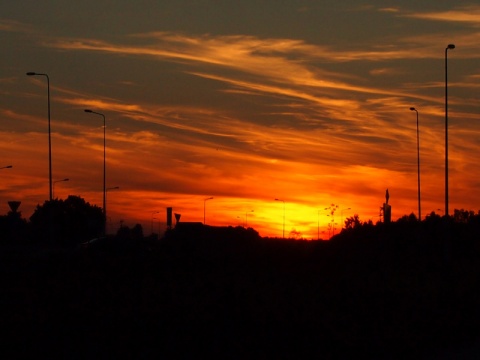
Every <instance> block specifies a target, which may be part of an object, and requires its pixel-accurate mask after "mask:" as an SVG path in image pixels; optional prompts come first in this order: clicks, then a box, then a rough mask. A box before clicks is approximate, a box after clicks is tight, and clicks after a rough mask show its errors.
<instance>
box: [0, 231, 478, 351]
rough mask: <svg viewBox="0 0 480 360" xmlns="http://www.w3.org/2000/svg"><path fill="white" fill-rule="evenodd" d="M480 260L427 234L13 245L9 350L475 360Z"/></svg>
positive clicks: (5, 295) (6, 271)
mask: <svg viewBox="0 0 480 360" xmlns="http://www.w3.org/2000/svg"><path fill="white" fill-rule="evenodd" d="M478 255H479V245H478V244H476V242H474V241H467V242H464V243H461V244H460V245H458V246H457V245H454V246H450V245H449V246H445V244H442V242H432V241H419V240H418V239H406V240H405V241H404V240H401V241H400V240H393V241H390V242H385V241H372V242H369V243H364V242H358V243H352V242H349V241H345V242H343V241H337V242H289V241H284V242H282V241H273V240H245V241H243V240H242V241H239V240H235V241H233V240H232V241H229V240H228V239H222V240H205V239H203V240H185V239H183V240H178V241H175V240H172V239H171V240H168V241H167V240H163V241H157V242H153V241H151V242H149V241H144V242H131V243H122V244H120V245H119V244H115V242H114V240H111V241H110V242H109V243H108V244H103V245H102V246H92V247H90V248H87V249H75V250H65V249H63V250H58V249H57V250H48V251H47V250H46V251H40V250H39V249H36V250H35V251H33V250H31V249H30V250H27V249H25V248H21V247H12V246H9V247H3V248H2V254H1V261H2V263H1V265H0V266H1V271H2V286H1V303H0V306H1V324H2V328H3V329H4V330H6V331H7V332H4V334H6V335H4V337H3V339H2V342H1V343H2V345H1V346H2V351H3V352H8V353H9V354H10V355H15V356H14V357H18V358H20V357H29V358H32V357H39V358H40V357H41V358H45V357H50V358H52V356H55V357H59V356H60V357H63V358H68V359H84V358H85V359H87V358H88V359H94V358H117V357H122V358H125V357H126V358H135V359H142V358H157V357H159V356H162V355H164V356H165V358H168V359H171V358H208V357H212V356H215V357H219V356H222V357H224V358H229V359H231V358H240V359H246V358H264V359H282V358H286V359H289V358H292V359H298V358H309V359H311V358H319V359H320V358H321V359H335V358H339V359H343V358H359V357H365V356H368V357H369V358H382V359H383V358H385V359H392V358H413V359H414V358H427V359H449V358H452V359H460V358H465V359H467V358H468V359H470V358H471V359H474V358H478V353H476V350H475V349H476V348H475V344H476V340H477V338H478V336H479V334H480V331H479V326H478V324H479V323H480V322H479V320H480V306H479V305H480V302H479V300H480V295H479V294H480V291H479V289H480V282H479V281H480V264H479V263H480V262H479V261H478V260H479V256H478ZM3 358H5V357H3ZM10 358H11V357H10Z"/></svg>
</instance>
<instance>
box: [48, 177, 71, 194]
mask: <svg viewBox="0 0 480 360" xmlns="http://www.w3.org/2000/svg"><path fill="white" fill-rule="evenodd" d="M69 180H70V179H68V178H66V179H62V180H57V181H54V182H53V190H52V194H53V196H54V197H55V184H56V183H58V182H62V181H69Z"/></svg>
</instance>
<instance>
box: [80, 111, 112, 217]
mask: <svg viewBox="0 0 480 360" xmlns="http://www.w3.org/2000/svg"><path fill="white" fill-rule="evenodd" d="M85 112H86V113H90V114H95V115H99V116H101V117H103V214H104V215H103V216H104V217H105V223H106V222H107V211H106V210H105V207H106V202H107V199H106V197H107V194H106V192H107V191H106V188H105V186H106V185H105V184H106V172H107V171H106V168H107V166H106V141H105V135H106V126H105V115H104V114H102V113H99V112H96V111H92V110H90V109H85Z"/></svg>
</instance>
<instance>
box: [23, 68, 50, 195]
mask: <svg viewBox="0 0 480 360" xmlns="http://www.w3.org/2000/svg"><path fill="white" fill-rule="evenodd" d="M27 75H28V76H45V77H46V78H47V102H48V180H49V192H50V201H52V199H53V184H52V136H51V128H50V78H49V77H48V75H47V74H45V73H36V72H33V71H30V72H27Z"/></svg>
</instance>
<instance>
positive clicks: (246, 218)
mask: <svg viewBox="0 0 480 360" xmlns="http://www.w3.org/2000/svg"><path fill="white" fill-rule="evenodd" d="M249 212H253V210H250V211H246V212H245V229H246V228H248V213H249Z"/></svg>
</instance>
